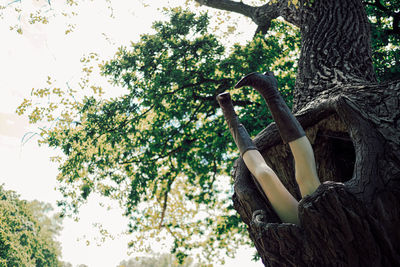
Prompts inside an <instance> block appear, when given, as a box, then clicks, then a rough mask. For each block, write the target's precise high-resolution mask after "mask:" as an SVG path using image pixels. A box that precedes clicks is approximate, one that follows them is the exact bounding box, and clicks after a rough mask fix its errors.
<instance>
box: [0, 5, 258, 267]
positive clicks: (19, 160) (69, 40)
mask: <svg viewBox="0 0 400 267" xmlns="http://www.w3.org/2000/svg"><path fill="white" fill-rule="evenodd" d="M9 2H12V1H11V0H9V1H1V2H0V3H1V4H4V3H9ZM54 2H55V1H54ZM61 2H64V1H61ZM148 2H151V5H150V6H148V7H144V6H143V5H142V4H141V3H140V1H123V0H113V1H112V3H113V8H114V9H113V11H112V14H113V15H114V18H112V17H110V14H111V10H110V9H108V8H107V6H106V5H105V4H104V2H103V1H96V4H95V2H92V1H86V2H84V3H83V4H80V5H79V7H78V8H79V9H78V11H79V12H78V15H77V16H76V17H74V18H72V19H67V18H64V17H61V16H58V17H55V18H53V19H52V20H51V21H50V23H49V24H46V25H43V24H33V25H32V24H29V23H28V16H29V15H28V14H29V12H28V11H29V10H30V9H29V8H32V7H40V6H43V5H45V4H46V3H47V1H45V0H31V1H28V0H27V1H22V4H23V6H22V7H23V8H24V9H23V10H24V11H23V12H22V14H21V17H20V18H19V23H21V24H20V25H21V26H22V30H23V34H22V35H21V34H18V33H16V31H15V30H14V31H12V30H10V25H12V24H13V19H15V13H14V12H10V13H9V14H5V16H4V17H3V19H2V20H1V23H0V36H2V42H0V59H1V62H2V64H0V170H1V171H0V184H4V185H5V188H6V189H8V190H14V191H16V192H17V193H19V194H20V195H21V198H23V199H27V200H34V199H37V200H40V201H44V202H48V203H51V204H52V205H53V206H54V207H56V201H57V200H58V199H61V194H60V193H59V192H57V191H56V190H55V186H56V176H57V173H58V171H57V165H56V164H55V163H52V162H50V160H49V158H50V157H51V156H54V155H57V154H58V153H59V152H58V151H55V150H53V149H50V148H48V147H46V146H38V144H37V140H38V137H37V136H35V135H32V133H35V132H37V128H36V127H37V126H31V125H29V124H28V119H27V118H26V116H18V115H17V114H16V113H15V110H16V108H17V107H18V105H19V104H20V103H21V102H22V101H23V99H24V98H29V96H30V93H31V90H32V88H40V87H43V86H45V85H46V80H47V77H48V76H51V77H52V78H53V79H55V80H56V81H57V82H58V83H59V84H60V85H61V86H63V85H64V86H65V84H66V83H67V82H73V81H76V80H77V79H78V78H79V77H80V75H81V74H80V71H81V68H82V65H81V63H80V59H81V58H82V56H83V55H85V54H86V55H87V54H88V53H90V52H96V53H98V54H99V55H100V56H101V57H102V58H110V57H112V55H113V54H114V53H115V51H116V49H117V47H119V46H121V45H129V43H130V42H131V41H135V40H137V39H138V38H139V36H140V34H141V33H147V32H150V31H151V29H150V26H151V23H152V22H153V21H154V20H156V19H159V16H160V12H159V11H157V8H159V7H161V6H162V5H165V3H167V2H169V1H165V0H164V1H148ZM171 2H174V4H177V3H179V2H183V1H179V0H175V1H171ZM16 5H17V4H16ZM18 5H19V4H18ZM54 8H55V9H57V7H56V6H54ZM71 21H72V22H74V23H75V24H76V28H75V30H74V31H73V32H72V33H69V34H65V30H66V28H67V27H66V23H69V22H71ZM246 25H247V26H246ZM241 27H244V28H242V29H241V30H242V31H243V32H245V33H248V35H243V36H242V38H243V40H245V39H246V38H249V36H251V35H252V33H253V32H254V30H255V27H254V26H253V25H251V24H249V23H247V24H245V23H241ZM246 27H248V28H246ZM107 93H108V94H109V95H110V96H113V95H119V94H122V93H123V90H122V89H121V88H111V87H110V86H109V87H108V91H107ZM30 136H33V137H32V138H31V139H29V140H28V138H27V137H30ZM100 201H103V202H104V200H102V199H99V198H98V197H92V198H91V199H90V200H89V203H88V204H87V205H85V206H84V207H83V208H82V209H81V212H80V220H79V221H78V222H76V221H74V220H73V219H71V218H66V219H64V223H63V230H62V231H61V234H60V236H59V237H58V239H59V241H60V242H61V243H62V260H63V261H66V262H70V263H72V264H73V265H74V266H77V265H78V264H86V265H87V266H89V267H103V266H104V267H108V266H117V265H118V263H119V262H121V261H122V260H124V259H128V258H129V257H130V256H128V255H127V243H128V241H129V237H127V236H123V235H120V233H121V232H123V230H124V229H126V225H127V221H126V219H125V218H124V217H123V216H122V215H121V214H122V211H121V210H120V208H119V207H117V206H116V205H114V204H113V203H109V205H112V207H113V208H112V209H108V210H107V209H105V208H102V207H100V206H99V205H98V203H99V202H100ZM93 223H101V224H102V225H103V226H104V227H105V228H106V229H108V230H109V231H110V232H111V234H113V235H115V238H114V239H113V240H112V239H107V240H106V241H105V242H96V239H98V238H100V235H99V233H98V231H97V230H96V229H95V228H94V227H93ZM87 240H89V241H90V242H89V244H88V243H87ZM97 243H101V244H100V245H98V244H97ZM160 249H161V248H160ZM254 251H255V250H254V249H253V248H244V249H241V250H240V251H239V253H238V255H237V257H236V258H235V259H227V263H226V264H225V265H224V266H248V267H252V266H263V265H262V264H261V263H260V262H258V263H254V262H251V257H252V255H253V253H254ZM160 252H163V251H162V250H160ZM164 252H167V251H164Z"/></svg>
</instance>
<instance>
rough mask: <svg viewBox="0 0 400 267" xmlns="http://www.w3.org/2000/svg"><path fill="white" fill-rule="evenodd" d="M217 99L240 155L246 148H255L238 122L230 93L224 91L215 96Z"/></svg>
mask: <svg viewBox="0 0 400 267" xmlns="http://www.w3.org/2000/svg"><path fill="white" fill-rule="evenodd" d="M217 101H218V103H219V105H220V107H221V109H222V112H223V113H224V117H225V120H226V122H227V123H228V127H229V130H230V131H231V134H232V137H233V140H234V141H235V143H236V146H237V147H238V149H239V151H240V155H242V156H243V154H244V153H245V152H246V151H248V150H255V149H257V147H256V146H255V145H254V143H253V141H252V140H251V138H250V136H249V134H248V133H247V131H246V128H244V126H243V125H242V124H241V123H240V121H239V119H238V116H237V115H236V113H235V110H234V109H233V105H232V101H231V95H230V94H229V93H228V92H224V93H222V94H219V95H218V96H217Z"/></svg>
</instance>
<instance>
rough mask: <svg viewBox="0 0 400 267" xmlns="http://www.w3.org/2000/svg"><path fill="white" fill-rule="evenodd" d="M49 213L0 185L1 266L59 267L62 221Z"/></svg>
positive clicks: (39, 204) (33, 202)
mask: <svg viewBox="0 0 400 267" xmlns="http://www.w3.org/2000/svg"><path fill="white" fill-rule="evenodd" d="M49 211H51V206H50V205H49V204H45V203H42V202H39V201H32V202H28V201H25V200H20V199H19V196H18V195H17V194H16V193H15V192H14V191H9V190H5V189H4V188H3V186H2V185H0V266H38V267H44V266H48V267H57V266H61V264H60V261H59V256H60V244H59V243H58V241H56V240H55V236H56V235H57V234H58V232H59V230H60V229H61V228H60V223H61V221H60V218H59V217H58V216H57V215H54V216H53V217H49V216H48V215H47V214H48V212H49Z"/></svg>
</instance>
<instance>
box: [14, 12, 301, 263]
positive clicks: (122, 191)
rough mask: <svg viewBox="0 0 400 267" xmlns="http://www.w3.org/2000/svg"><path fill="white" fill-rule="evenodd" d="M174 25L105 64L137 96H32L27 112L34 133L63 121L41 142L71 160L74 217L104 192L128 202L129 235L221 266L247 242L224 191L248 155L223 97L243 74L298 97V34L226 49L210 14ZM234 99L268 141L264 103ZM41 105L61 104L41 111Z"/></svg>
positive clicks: (242, 95) (66, 172) (68, 179)
mask: <svg viewBox="0 0 400 267" xmlns="http://www.w3.org/2000/svg"><path fill="white" fill-rule="evenodd" d="M170 15H171V16H170V20H169V21H165V22H155V23H154V26H153V28H154V30H155V34H146V35H143V36H142V37H141V40H140V41H139V42H137V43H133V44H132V46H131V47H121V48H120V49H119V50H118V52H117V53H116V55H115V58H113V59H111V60H109V61H107V62H103V64H101V70H102V74H103V75H104V76H106V77H109V78H110V79H111V81H112V82H113V83H114V84H116V85H119V86H123V87H124V88H126V89H127V92H128V93H127V94H125V95H123V96H121V97H118V98H113V99H103V98H102V97H101V88H97V87H95V88H92V89H93V90H94V91H95V92H97V94H95V95H89V96H85V97H84V98H82V99H81V100H78V99H77V98H78V97H75V96H74V93H73V91H71V90H70V88H65V89H62V88H52V87H51V86H49V88H41V89H35V90H33V95H34V96H35V97H36V100H35V99H27V100H25V101H24V103H23V104H22V105H21V106H20V107H19V109H18V112H19V113H20V114H22V113H24V112H27V110H29V111H30V114H29V116H30V120H31V122H32V123H35V122H39V121H41V120H45V121H46V120H47V121H50V122H52V126H51V127H50V128H43V130H42V132H41V133H40V134H41V135H42V137H43V140H42V141H41V142H43V143H46V144H47V145H49V146H50V147H55V148H60V149H61V150H62V151H63V154H64V156H63V157H56V158H55V159H54V160H57V161H59V162H60V167H59V169H60V175H59V176H58V181H59V185H60V186H59V189H60V190H61V192H63V194H64V196H65V199H64V200H62V201H61V202H60V203H59V204H60V206H62V207H63V208H64V211H66V212H67V211H68V210H77V208H78V207H79V205H81V204H82V203H84V201H85V199H87V197H88V196H89V195H90V194H91V193H92V192H96V193H99V194H102V195H104V196H107V197H110V198H113V199H117V200H118V201H120V203H121V205H122V207H124V208H125V210H126V212H125V215H126V216H128V217H129V218H130V219H131V223H130V225H129V229H130V231H132V232H136V233H142V234H141V235H142V238H143V239H144V238H145V237H149V236H150V237H156V236H157V235H159V234H160V233H161V232H162V231H163V230H166V231H167V232H168V234H170V235H171V236H172V237H173V238H174V240H175V244H174V247H173V252H175V253H180V254H179V255H182V256H183V255H185V254H186V253H188V250H190V249H193V248H196V247H202V248H203V249H204V250H205V251H206V252H205V255H207V256H206V257H210V255H212V254H214V253H216V250H215V248H223V249H225V250H227V251H229V250H231V249H232V248H235V247H237V246H238V245H240V244H242V243H243V242H247V241H246V240H247V239H243V236H242V234H243V233H244V227H243V225H241V224H240V219H239V218H238V216H237V215H236V214H235V213H233V211H232V209H231V204H230V201H229V194H230V192H231V189H230V188H227V187H226V183H224V182H221V181H218V180H221V179H222V178H221V175H226V174H228V170H230V169H231V167H232V161H233V158H235V157H237V152H235V149H233V144H232V140H231V138H230V136H229V132H228V130H227V128H226V126H225V124H224V123H223V120H222V116H221V113H220V111H219V109H218V108H217V107H218V105H217V102H216V99H215V97H216V95H217V94H218V93H220V92H223V91H225V90H228V89H230V88H232V87H233V85H234V83H235V82H236V81H237V80H238V79H239V78H240V77H241V76H242V74H243V73H247V72H251V71H265V70H267V69H271V70H275V71H278V70H279V72H280V73H281V75H280V83H281V88H282V92H283V93H284V94H286V95H287V96H288V97H289V99H290V90H291V88H292V87H293V81H294V76H293V73H294V72H295V64H294V61H293V59H294V58H295V57H294V55H295V52H296V49H298V43H299V42H298V41H299V39H298V38H299V36H298V33H297V31H296V30H295V29H293V27H291V26H289V25H287V24H285V23H282V22H276V23H274V25H273V29H274V31H275V33H274V34H270V35H268V36H267V37H266V38H263V37H262V36H259V37H257V38H255V39H254V40H252V41H251V42H249V43H248V44H247V45H245V46H240V45H234V46H233V48H232V49H231V51H226V49H225V48H224V47H223V46H222V45H221V43H220V41H219V40H218V38H217V37H216V36H214V35H213V34H211V33H209V30H208V27H207V26H208V21H209V19H208V16H207V15H206V14H203V15H199V16H196V15H195V14H193V13H190V12H186V11H182V10H173V11H171V13H170ZM290 32H291V33H292V34H291V35H290V34H289V33H290ZM93 58H95V56H93V55H92V57H88V58H86V59H84V60H83V61H84V62H85V64H89V61H90V60H93ZM90 68H91V67H88V66H86V67H85V70H86V71H88V72H90V71H91V70H90ZM49 84H50V85H51V80H50V79H49ZM75 94H76V95H78V93H75ZM234 97H235V98H236V99H238V100H237V101H236V102H235V104H236V105H237V106H238V107H239V108H240V109H241V116H242V117H243V120H244V121H246V124H247V126H248V128H249V130H250V132H252V133H257V132H258V131H260V129H262V128H263V127H264V125H266V123H267V122H268V120H269V115H268V114H267V112H266V110H267V109H266V108H265V107H264V106H263V104H259V103H261V101H259V100H260V99H259V96H258V95H256V94H254V93H253V92H252V91H250V90H237V91H236V92H234ZM41 98H44V99H50V104H49V103H45V104H44V105H43V106H39V105H38V102H35V101H39V100H40V99H41ZM252 114H263V115H264V116H259V117H258V116H257V117H255V116H252ZM238 234H239V235H238ZM195 237H196V238H195ZM140 240H141V239H140V238H138V239H136V242H134V241H133V242H132V243H131V245H132V246H137V244H139V243H140ZM195 240H197V241H195Z"/></svg>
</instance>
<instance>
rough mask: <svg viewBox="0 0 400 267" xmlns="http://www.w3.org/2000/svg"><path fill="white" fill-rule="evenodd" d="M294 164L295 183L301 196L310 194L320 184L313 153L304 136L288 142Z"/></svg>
mask: <svg viewBox="0 0 400 267" xmlns="http://www.w3.org/2000/svg"><path fill="white" fill-rule="evenodd" d="M289 146H290V150H291V151H292V154H293V157H294V163H295V173H296V181H297V184H298V185H299V188H300V192H301V196H302V197H304V196H306V195H310V194H312V193H313V192H314V191H315V190H316V189H317V188H318V186H319V185H320V184H321V183H320V181H319V179H318V175H317V169H316V167H315V159H314V152H313V149H312V147H311V144H310V141H308V138H307V137H306V136H303V137H300V138H299V139H296V140H294V141H291V142H289Z"/></svg>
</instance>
